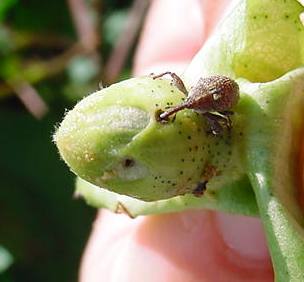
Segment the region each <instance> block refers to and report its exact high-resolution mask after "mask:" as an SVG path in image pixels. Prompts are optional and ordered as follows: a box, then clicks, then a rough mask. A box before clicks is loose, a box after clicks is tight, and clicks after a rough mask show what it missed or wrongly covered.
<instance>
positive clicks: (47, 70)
mask: <svg viewBox="0 0 304 282" xmlns="http://www.w3.org/2000/svg"><path fill="white" fill-rule="evenodd" d="M79 54H85V50H84V49H83V47H82V46H80V45H78V44H75V45H73V46H72V47H71V48H69V49H67V50H66V51H65V52H63V53H62V54H61V55H58V56H56V57H55V58H52V59H50V60H48V61H34V62H30V63H28V64H27V66H25V67H24V68H23V69H22V70H20V73H18V74H16V77H17V78H18V80H22V81H27V83H29V84H35V83H37V82H39V81H42V80H44V79H47V78H50V77H52V76H54V75H56V74H58V73H60V72H62V71H63V70H64V69H65V68H66V65H67V64H68V62H69V61H70V60H71V59H72V58H73V57H74V56H76V55H79ZM13 80H16V79H13ZM10 86H11V85H10ZM11 92H12V87H9V86H8V85H7V82H4V83H2V84H0V98H1V97H4V96H7V95H8V94H10V93H11Z"/></svg>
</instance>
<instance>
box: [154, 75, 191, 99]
mask: <svg viewBox="0 0 304 282" xmlns="http://www.w3.org/2000/svg"><path fill="white" fill-rule="evenodd" d="M164 75H170V76H171V78H172V82H173V85H174V86H175V87H176V88H177V89H178V90H179V91H181V92H183V93H184V94H185V95H186V96H187V95H188V91H187V89H186V87H185V84H184V83H183V81H182V79H181V78H180V77H179V76H178V75H177V74H176V73H174V72H171V71H166V72H163V73H161V74H157V75H152V78H153V79H156V78H160V77H162V76H164Z"/></svg>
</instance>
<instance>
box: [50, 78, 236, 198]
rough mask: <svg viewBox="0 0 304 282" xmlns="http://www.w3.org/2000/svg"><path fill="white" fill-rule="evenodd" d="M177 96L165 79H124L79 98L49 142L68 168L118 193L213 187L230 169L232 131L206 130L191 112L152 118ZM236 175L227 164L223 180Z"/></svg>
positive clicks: (164, 193)
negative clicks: (170, 118)
mask: <svg viewBox="0 0 304 282" xmlns="http://www.w3.org/2000/svg"><path fill="white" fill-rule="evenodd" d="M184 98H185V95H184V94H183V93H182V92H180V91H179V90H178V89H177V88H176V87H175V86H173V85H172V83H170V80H168V79H155V80H154V79H152V78H151V77H142V78H134V79H130V80H127V81H124V82H121V83H118V84H115V85H112V86H111V87H109V88H105V89H103V90H101V91H98V92H96V93H94V94H92V95H90V96H89V97H87V98H85V99H84V100H82V101H81V102H80V103H78V104H77V106H76V107H75V108H74V109H73V110H72V111H70V112H69V113H68V114H67V115H66V117H65V119H64V121H63V122H62V124H61V125H60V127H59V128H58V130H57V132H56V134H55V136H54V140H55V142H56V144H57V146H58V148H59V151H60V154H61V156H62V158H63V159H64V160H65V161H66V163H67V164H68V165H69V166H70V168H71V170H72V171H73V172H75V173H76V174H77V175H79V176H80V177H81V178H83V179H85V180H87V181H89V182H91V183H93V184H95V185H97V186H99V187H103V188H106V189H109V190H111V191H114V192H117V193H120V194H124V195H129V196H132V197H136V198H139V199H142V200H145V201H152V200H159V199H166V198H171V197H173V196H177V195H183V194H185V193H197V192H198V190H204V186H205V185H206V183H207V182H208V183H213V184H212V185H211V186H212V188H216V186H217V183H221V184H222V182H223V181H224V182H225V181H227V179H226V178H225V176H223V177H224V179H222V178H223V177H222V175H225V173H224V171H225V170H227V169H230V170H232V168H231V167H230V166H229V164H230V163H231V160H232V159H233V158H235V157H236V156H234V157H233V156H232V155H235V153H234V152H233V146H232V142H233V137H232V136H231V134H225V135H224V136H221V137H215V136H213V135H210V134H207V130H208V128H207V127H208V125H207V124H206V120H205V118H204V117H203V116H201V115H199V114H197V113H195V112H194V111H192V110H184V111H181V112H179V113H177V115H176V118H175V120H174V121H170V122H168V123H161V122H159V120H158V118H157V113H158V112H159V111H160V110H161V109H165V108H166V107H168V106H172V105H177V104H180V103H181V102H182V101H183V100H184ZM234 163H238V162H235V161H234ZM240 174H241V170H240V168H239V167H238V168H236V167H235V166H234V168H233V173H232V174H230V175H229V180H231V178H233V175H235V176H236V178H238V177H239V175H240ZM226 177H227V176H226ZM208 185H209V184H208ZM199 192H200V191H199Z"/></svg>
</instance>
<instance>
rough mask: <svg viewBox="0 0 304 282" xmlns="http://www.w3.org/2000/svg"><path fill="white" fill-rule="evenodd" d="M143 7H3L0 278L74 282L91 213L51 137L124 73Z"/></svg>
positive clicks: (79, 2)
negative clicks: (68, 114) (70, 113)
mask: <svg viewBox="0 0 304 282" xmlns="http://www.w3.org/2000/svg"><path fill="white" fill-rule="evenodd" d="M148 2H149V1H148V0H134V1H131V0H128V1H127V0H124V1H118V0H107V1H105V0H52V1H41V0H0V179H1V180H0V281H1V282H2V281H3V282H15V281H22V282H26V281H30V282H35V281H44V282H48V281H77V275H78V268H79V263H80V259H81V254H82V251H83V248H84V246H85V243H86V241H87V239H88V236H89V233H90V229H91V225H92V221H93V219H94V215H95V210H93V209H92V208H90V207H88V206H86V205H85V203H84V202H83V201H81V200H77V199H75V197H73V190H74V176H73V175H72V173H70V172H69V171H68V169H67V167H66V166H65V164H64V163H63V162H62V161H61V160H60V158H59V155H58V153H57V151H56V148H55V146H54V144H53V143H52V133H53V132H54V130H55V126H56V124H58V123H59V122H60V121H61V120H62V117H63V115H64V112H65V110H66V109H69V108H71V107H73V105H74V104H75V103H76V101H78V100H79V99H81V98H82V97H83V96H85V95H88V94H89V93H91V92H93V91H95V90H97V89H98V87H99V85H100V83H101V82H102V84H103V85H109V84H111V83H112V82H115V81H117V80H121V79H122V78H125V77H127V76H129V75H130V72H131V62H132V56H133V53H134V49H135V46H136V41H137V38H138V34H139V32H140V28H141V26H142V20H143V18H144V16H145V12H146V10H147V6H148Z"/></svg>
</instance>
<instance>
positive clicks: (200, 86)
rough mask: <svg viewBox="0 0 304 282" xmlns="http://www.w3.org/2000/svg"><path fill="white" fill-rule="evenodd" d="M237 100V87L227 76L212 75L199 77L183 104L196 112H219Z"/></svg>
mask: <svg viewBox="0 0 304 282" xmlns="http://www.w3.org/2000/svg"><path fill="white" fill-rule="evenodd" d="M238 100H239V87H238V85H237V83H236V82H235V81H234V80H232V79H230V78H229V77H226V76H222V75H214V76H209V77H206V78H200V79H199V81H198V83H197V84H196V85H195V86H194V87H193V88H191V90H190V92H189V94H188V97H187V100H186V101H185V103H184V104H186V105H187V108H189V109H193V110H195V111H197V112H201V113H206V112H221V111H228V110H230V109H232V108H233V107H234V106H235V105H236V104H237V102H238Z"/></svg>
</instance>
